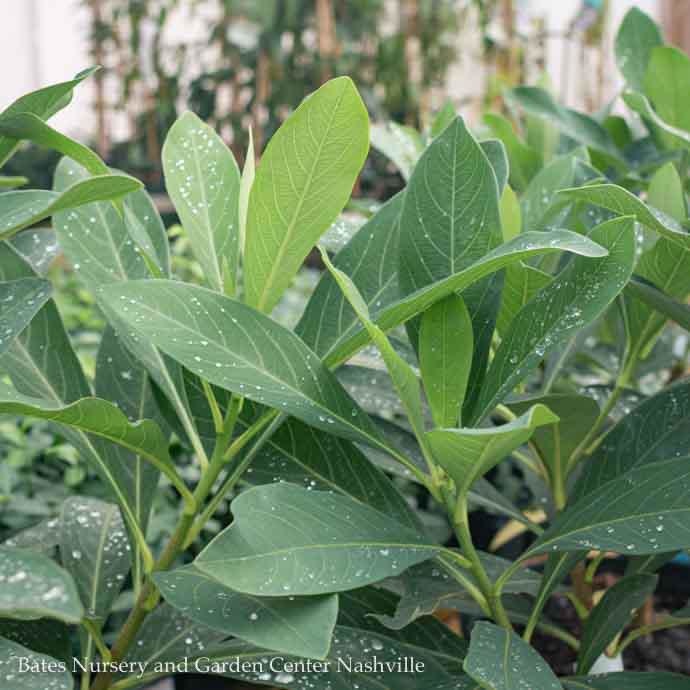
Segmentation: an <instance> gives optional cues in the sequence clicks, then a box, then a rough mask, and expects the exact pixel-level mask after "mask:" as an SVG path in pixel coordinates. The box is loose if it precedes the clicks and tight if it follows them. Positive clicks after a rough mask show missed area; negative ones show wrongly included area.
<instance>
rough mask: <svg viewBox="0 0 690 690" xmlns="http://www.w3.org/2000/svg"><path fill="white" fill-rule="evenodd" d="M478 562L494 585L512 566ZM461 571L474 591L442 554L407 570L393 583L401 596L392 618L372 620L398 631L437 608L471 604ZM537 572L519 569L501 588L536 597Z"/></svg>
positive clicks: (488, 559) (487, 559)
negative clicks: (462, 583)
mask: <svg viewBox="0 0 690 690" xmlns="http://www.w3.org/2000/svg"><path fill="white" fill-rule="evenodd" d="M479 560H480V561H481V563H482V566H483V567H484V570H485V571H486V573H487V575H488V577H489V579H490V580H491V581H492V582H494V581H495V580H496V579H497V578H498V577H499V576H500V575H501V574H502V573H503V572H504V571H505V570H506V568H508V567H509V566H510V565H511V562H510V561H507V560H505V559H503V558H499V557H498V556H493V555H492V554H489V553H483V552H480V553H479ZM458 572H460V574H461V575H462V577H463V578H464V580H465V581H467V582H469V583H470V584H471V585H472V586H473V587H474V588H475V591H476V590H478V589H479V585H478V583H477V581H476V579H475V578H474V576H473V575H472V574H471V573H470V572H463V571H458V566H457V564H456V563H454V562H453V560H451V559H450V558H448V557H447V556H445V555H442V556H440V557H437V558H435V559H433V560H430V561H425V562H424V563H419V564H418V565H414V566H412V567H411V568H409V569H408V570H406V571H405V572H404V573H403V574H402V575H401V577H400V578H399V579H398V580H396V582H395V589H396V590H398V589H401V590H402V591H401V596H400V599H399V601H398V603H397V606H396V608H395V613H394V614H393V615H392V616H387V615H376V616H375V618H376V619H377V620H379V621H381V623H383V625H385V626H386V627H387V628H391V629H392V630H401V629H403V628H405V627H407V626H408V625H409V624H410V623H412V622H413V621H415V620H417V619H419V618H421V617H422V616H431V615H432V614H434V613H435V612H436V611H437V610H438V609H454V608H455V607H456V606H460V605H461V604H462V603H465V602H467V601H473V599H472V596H471V595H470V593H469V591H468V590H467V589H466V588H465V587H463V586H462V585H461V584H460V582H458V580H457V578H456V575H457V574H458ZM539 582H540V577H539V574H538V573H535V572H534V571H533V570H529V569H527V568H523V569H521V570H520V571H519V572H518V573H517V574H516V575H515V577H513V578H511V579H510V580H509V581H508V583H507V584H506V587H505V588H504V589H503V592H504V593H505V594H509V593H515V594H523V593H524V594H536V593H537V589H538V588H539Z"/></svg>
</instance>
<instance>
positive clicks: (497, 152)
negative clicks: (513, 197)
mask: <svg viewBox="0 0 690 690" xmlns="http://www.w3.org/2000/svg"><path fill="white" fill-rule="evenodd" d="M479 146H481V148H482V151H484V155H485V156H486V157H487V158H488V160H489V163H491V167H492V168H493V169H494V174H495V175H496V182H497V184H498V195H499V197H500V196H501V195H502V194H503V190H504V189H505V187H506V184H507V183H508V174H509V163H508V154H507V153H506V147H505V146H504V145H503V142H502V141H501V140H500V139H485V140H484V141H480V142H479Z"/></svg>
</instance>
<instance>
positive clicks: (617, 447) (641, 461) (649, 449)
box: [575, 381, 690, 498]
mask: <svg viewBox="0 0 690 690" xmlns="http://www.w3.org/2000/svg"><path fill="white" fill-rule="evenodd" d="M688 444H690V383H688V382H687V381H680V382H678V383H676V384H675V385H672V386H669V387H668V388H665V389H663V390H662V391H660V392H659V393H657V394H656V395H653V396H652V397H651V398H648V399H647V400H645V401H644V402H643V403H641V404H640V405H638V406H637V407H636V408H634V409H633V410H632V411H631V412H629V413H628V414H627V415H625V416H624V417H622V418H621V420H620V421H619V422H618V423H617V424H616V425H615V426H614V427H613V428H612V429H611V430H610V431H609V432H608V433H607V434H606V436H605V437H604V440H603V441H602V442H601V443H600V444H599V446H598V447H597V449H596V450H595V451H594V453H592V456H591V457H590V458H589V459H587V461H586V463H585V466H584V469H583V471H582V474H581V475H580V477H579V479H578V482H577V485H576V489H575V496H576V497H578V498H581V497H582V496H584V495H586V494H589V493H591V492H592V491H595V490H596V489H598V488H600V487H602V486H603V485H604V484H606V483H607V482H610V481H612V480H614V479H617V478H618V477H620V476H622V475H624V474H625V473H626V472H630V470H633V469H636V468H638V467H644V466H646V465H650V464H654V463H656V462H660V461H664V460H668V459H669V458H676V457H679V456H681V455H684V454H685V453H686V452H687V449H688Z"/></svg>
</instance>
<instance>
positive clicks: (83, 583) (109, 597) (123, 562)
mask: <svg viewBox="0 0 690 690" xmlns="http://www.w3.org/2000/svg"><path fill="white" fill-rule="evenodd" d="M60 526H61V535H60V558H61V560H62V565H63V566H64V568H65V569H66V570H67V571H68V572H69V573H70V574H71V575H72V577H73V578H74V581H75V583H76V585H77V589H78V590H79V596H80V598H81V601H82V604H83V605H84V608H85V611H86V614H85V615H86V617H88V618H93V619H96V620H98V621H99V622H103V621H104V620H105V618H106V616H107V615H108V613H109V612H110V609H111V608H112V605H113V603H114V602H115V599H117V596H118V594H119V593H120V590H121V589H122V587H123V585H124V584H125V577H126V576H127V573H129V569H130V565H131V553H130V545H129V541H128V539H127V534H126V532H125V525H124V522H123V520H122V516H121V515H120V510H119V508H118V507H117V506H114V505H112V504H110V503H104V502H103V501H99V500H97V499H95V498H88V497H85V496H74V497H72V498H68V499H67V500H66V501H65V502H64V503H63V505H62V510H61V513H60Z"/></svg>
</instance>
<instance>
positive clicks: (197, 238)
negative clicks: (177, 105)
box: [162, 112, 240, 292]
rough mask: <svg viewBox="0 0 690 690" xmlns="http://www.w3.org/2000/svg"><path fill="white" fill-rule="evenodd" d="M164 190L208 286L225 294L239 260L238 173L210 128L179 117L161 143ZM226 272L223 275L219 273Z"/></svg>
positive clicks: (192, 117) (187, 116) (189, 117)
mask: <svg viewBox="0 0 690 690" xmlns="http://www.w3.org/2000/svg"><path fill="white" fill-rule="evenodd" d="M162 161H163V172H164V174H165V187H166V189H167V190H168V194H169V195H170V198H171V199H172V202H173V204H174V205H175V210H176V211H177V214H178V215H179V217H180V221H181V222H182V226H183V228H184V229H185V232H186V233H187V235H188V236H189V241H190V244H191V247H192V251H193V252H194V255H195V256H196V258H197V260H198V261H199V264H200V265H201V268H202V271H203V274H204V277H205V278H206V281H207V283H208V285H209V286H210V287H211V288H213V289H214V290H217V291H218V292H224V286H226V285H228V284H229V285H234V284H235V282H236V273H237V265H238V261H239V236H240V230H239V215H238V214H239V193H240V171H239V168H238V167H237V163H236V162H235V157H234V156H233V155H232V152H231V151H230V149H229V148H228V147H227V146H226V145H225V143H224V142H223V140H222V139H221V138H220V136H218V134H216V132H215V131H214V130H213V128H212V127H209V126H208V125H207V124H204V122H202V121H201V120H200V119H199V118H198V117H197V116H196V115H195V114H194V113H192V112H186V113H183V114H182V115H181V116H180V117H179V118H178V119H177V120H176V121H175V124H173V126H172V127H171V128H170V130H169V131H168V135H167V137H166V139H165V143H164V144H163V153H162ZM226 271H227V272H228V274H227V275H224V274H225V273H226Z"/></svg>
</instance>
